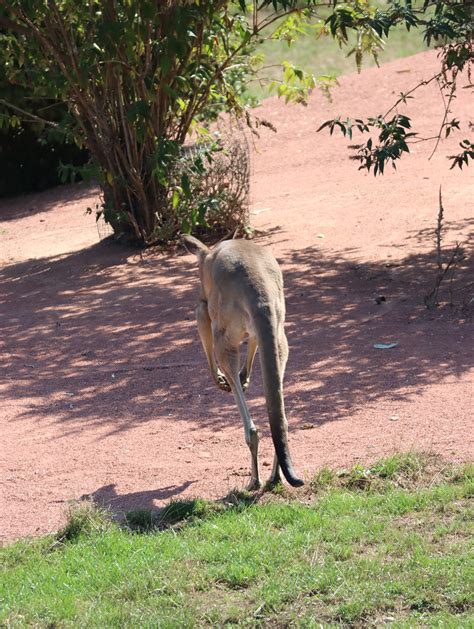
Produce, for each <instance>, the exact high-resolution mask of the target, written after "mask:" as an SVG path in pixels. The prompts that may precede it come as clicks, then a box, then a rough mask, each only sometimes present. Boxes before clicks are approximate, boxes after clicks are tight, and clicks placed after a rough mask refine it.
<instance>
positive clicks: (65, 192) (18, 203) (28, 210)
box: [0, 182, 99, 221]
mask: <svg viewBox="0 0 474 629" xmlns="http://www.w3.org/2000/svg"><path fill="white" fill-rule="evenodd" d="M94 195H96V196H97V197H98V196H99V190H98V188H97V186H93V185H90V184H85V183H82V182H81V183H75V184H64V185H62V186H57V187H55V188H50V189H49V190H45V191H42V192H36V193H34V192H33V193H31V194H27V195H21V196H18V197H9V198H6V199H0V219H1V220H2V221H15V220H18V219H21V218H26V217H28V216H34V215H35V214H42V213H45V212H49V211H50V210H54V209H55V208H57V207H58V206H59V205H60V206H61V207H63V206H64V205H70V204H71V205H72V204H74V203H77V202H78V201H81V200H82V199H85V198H88V197H91V196H94Z"/></svg>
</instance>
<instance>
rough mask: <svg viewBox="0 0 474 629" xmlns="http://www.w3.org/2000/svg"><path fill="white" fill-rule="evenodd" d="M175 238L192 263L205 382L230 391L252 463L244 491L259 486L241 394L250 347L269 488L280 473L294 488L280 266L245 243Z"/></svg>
mask: <svg viewBox="0 0 474 629" xmlns="http://www.w3.org/2000/svg"><path fill="white" fill-rule="evenodd" d="M182 240H183V243H184V245H185V246H186V248H187V249H188V250H189V251H191V252H192V253H194V254H196V255H197V257H198V260H199V274H200V278H201V294H200V299H199V303H198V305H197V308H196V319H197V324H198V329H199V336H200V337H201V342H202V345H203V347H204V351H205V353H206V357H207V361H208V363H209V367H210V369H211V375H212V378H213V380H214V382H215V383H216V385H217V386H218V387H219V388H220V389H223V390H224V391H232V393H233V394H234V397H235V401H236V402H237V406H238V408H239V412H240V416H241V417H242V421H243V423H244V430H245V441H246V443H247V445H248V447H249V449H250V454H251V460H252V478H251V481H250V485H249V489H256V488H258V487H260V476H259V471H258V432H257V428H256V427H255V424H254V423H253V421H252V418H251V417H250V413H249V410H248V407H247V403H246V401H245V396H244V391H245V389H246V388H247V386H248V384H249V379H250V373H251V370H252V365H253V361H254V358H255V353H256V351H257V348H258V349H259V355H260V365H261V369H262V379H263V388H264V392H265V400H266V406H267V412H268V418H269V421H270V429H271V434H272V439H273V445H274V447H275V457H274V461H273V468H272V473H271V476H270V480H269V483H270V484H275V483H277V482H279V481H280V467H281V469H282V471H283V474H284V476H285V478H286V480H287V481H288V482H289V483H290V485H293V487H299V486H301V485H303V481H302V480H301V479H300V478H298V476H297V475H296V473H295V471H294V469H293V464H292V461H291V457H290V451H289V448H288V422H287V420H286V417H285V406H284V401H283V375H284V372H285V367H286V362H287V359H288V343H287V340H286V335H285V331H284V327H283V326H284V321H285V298H284V295H283V277H282V274H281V270H280V267H279V266H278V263H277V261H276V260H275V258H274V257H273V255H272V254H271V253H270V251H269V250H268V249H264V248H262V247H259V246H258V245H255V244H254V243H252V242H249V241H247V240H225V241H223V242H220V243H218V244H217V245H216V246H215V247H214V248H213V249H209V248H208V247H206V245H204V244H203V243H202V242H200V241H199V240H197V238H194V237H193V236H183V237H182ZM244 338H248V346H247V359H246V361H245V364H244V366H243V367H242V369H241V370H240V352H239V347H240V343H241V342H242V340H243V339H244Z"/></svg>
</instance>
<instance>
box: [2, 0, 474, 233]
mask: <svg viewBox="0 0 474 629" xmlns="http://www.w3.org/2000/svg"><path fill="white" fill-rule="evenodd" d="M469 20H470V18H469V16H467V15H466V12H465V10H464V8H463V7H462V6H461V4H460V3H452V2H448V1H447V0H436V1H434V2H433V1H431V0H427V1H426V2H425V4H424V5H422V6H421V7H417V6H416V5H415V3H412V2H411V1H408V0H407V1H406V3H405V4H404V5H402V4H400V3H398V2H389V4H388V5H387V6H384V7H382V8H380V7H379V6H377V5H372V4H370V2H368V1H366V0H349V1H347V2H341V1H339V0H336V1H335V2H334V3H332V4H331V5H327V4H326V3H319V2H317V1H316V0H306V1H305V2H299V1H296V0H263V1H262V2H261V3H246V2H244V1H243V0H219V1H217V2H215V1H211V0H201V1H199V2H197V1H193V0H191V1H184V0H182V1H176V2H166V3H162V2H159V3H157V2H154V1H153V0H111V1H106V0H91V1H90V2H88V3H80V2H79V3H78V2H73V1H72V0H48V1H46V0H28V1H27V2H25V1H24V0H11V1H9V2H5V1H4V0H0V51H1V52H0V59H1V61H2V67H3V70H2V72H3V74H2V77H0V79H1V80H0V83H2V81H3V83H4V84H5V85H7V86H8V90H10V89H13V88H14V90H15V91H17V92H18V90H19V91H20V92H21V94H22V97H23V96H24V95H27V98H28V99H33V101H35V102H36V101H37V102H48V103H50V104H51V108H49V106H48V107H45V108H41V112H37V113H34V112H33V110H32V109H31V108H30V109H28V105H25V103H22V102H20V106H19V104H18V101H17V100H16V97H14V98H13V99H11V98H10V96H9V92H8V90H6V91H5V98H2V99H0V125H10V126H15V125H19V124H21V123H22V122H23V121H24V120H28V121H29V122H30V123H33V121H34V122H37V123H39V124H43V125H46V126H48V127H50V128H51V129H52V131H53V132H54V133H57V134H61V133H62V134H64V136H65V137H66V138H68V140H70V139H74V141H75V142H76V144H77V145H78V146H80V147H86V148H87V150H88V151H89V153H90V156H91V162H92V164H93V168H90V169H89V170H88V173H92V172H95V173H96V177H97V180H98V182H99V184H100V186H101V187H102V190H103V209H102V213H103V215H104V217H105V219H106V220H107V221H108V222H110V223H111V224H112V226H113V228H114V230H115V232H116V233H117V234H125V235H126V236H127V237H132V238H133V239H135V240H137V241H139V242H141V243H143V244H152V243H155V242H162V241H167V240H169V239H170V238H173V237H175V236H176V234H177V233H178V232H179V231H192V230H193V229H214V227H215V225H216V221H215V216H216V215H217V214H219V213H222V214H225V212H226V211H227V210H225V207H226V203H227V200H226V199H225V198H222V195H215V194H214V195H211V197H210V198H209V199H208V200H207V201H206V203H204V205H203V204H202V203H201V204H200V203H197V204H196V203H194V202H193V198H194V196H195V190H193V189H192V187H191V188H190V189H189V190H188V189H187V186H186V183H185V182H183V181H179V180H177V179H176V177H175V176H174V173H175V172H176V168H177V166H179V162H180V160H181V159H182V157H183V150H182V149H183V146H184V145H185V143H186V142H189V141H191V142H194V143H196V142H197V143H198V144H199V143H200V142H204V143H206V142H208V137H209V136H208V133H207V131H208V130H207V129H206V126H208V123H209V121H212V120H215V119H216V115H217V114H218V113H219V112H220V111H223V110H224V111H227V112H230V113H232V114H234V115H236V116H237V117H241V118H244V117H245V118H246V119H247V120H249V119H250V116H249V114H248V112H246V111H245V106H246V104H247V103H249V102H251V101H250V100H249V98H250V97H249V93H248V91H247V89H246V84H247V82H248V80H249V79H250V78H254V79H257V80H260V79H259V72H260V70H262V65H263V60H262V58H261V56H259V55H258V54H254V53H255V51H256V48H257V46H258V45H259V44H261V43H262V42H265V41H279V42H285V45H287V46H292V45H293V43H294V42H295V41H296V39H298V38H299V37H302V36H308V37H316V38H319V37H324V36H331V37H333V38H334V39H335V40H336V41H337V42H338V44H339V45H340V47H341V48H347V47H349V50H348V55H350V56H354V58H355V62H356V66H357V67H358V68H359V69H360V68H361V63H362V58H363V56H364V55H366V54H369V55H371V56H372V57H373V58H374V59H375V60H377V59H378V54H379V52H380V50H381V49H382V48H383V46H384V44H385V42H384V40H383V37H385V38H386V37H390V34H391V32H392V30H393V29H394V28H395V27H396V26H397V25H404V27H405V28H406V29H407V30H410V29H413V28H419V29H421V30H422V31H423V34H424V37H425V40H426V41H427V42H431V41H435V40H436V41H446V40H447V39H449V40H452V43H451V44H449V45H448V47H447V48H446V51H445V53H446V54H445V56H444V61H443V64H444V65H443V70H442V73H441V74H440V75H439V77H438V79H439V78H440V77H441V76H443V78H444V83H443V89H446V90H448V91H449V90H452V91H451V95H450V97H449V98H451V97H452V94H453V93H454V86H455V84H456V76H457V73H458V72H460V71H462V70H464V69H466V68H469V67H470V64H471V63H472V58H473V54H472V41H470V40H469V37H468V35H469V33H470V26H469V24H470V22H469ZM351 35H352V37H351ZM354 36H355V42H354V41H353V38H354ZM448 73H449V75H450V76H449V77H448V76H447V74H448ZM333 82H334V80H333V78H332V77H331V76H328V75H326V76H321V77H317V76H315V75H313V74H312V73H311V72H306V71H304V70H303V69H302V68H301V67H300V66H299V65H298V64H294V63H290V62H287V63H284V64H283V71H282V74H281V77H279V78H277V79H275V80H274V81H273V82H271V85H270V87H271V89H273V90H275V91H276V93H277V94H278V95H279V96H280V97H282V98H284V99H285V100H286V101H294V102H300V103H303V104H305V103H306V101H307V96H308V94H309V93H310V92H311V90H313V89H314V88H315V87H321V88H322V89H323V90H324V91H325V93H327V94H329V90H330V87H331V85H332V83H333ZM0 87H1V85H0ZM56 107H59V108H61V109H62V111H63V113H64V115H62V116H61V117H59V118H58V117H57V116H55V115H53V113H54V110H55V108H56ZM39 113H40V115H38V114H39ZM388 113H390V112H388ZM388 113H387V114H386V115H385V116H382V117H380V116H374V117H372V118H371V119H369V120H368V121H367V122H366V123H364V124H365V127H364V131H363V132H367V130H368V129H369V128H372V129H376V130H377V131H378V133H379V138H378V144H377V143H376V142H375V141H374V140H373V139H371V140H370V142H371V145H370V146H369V143H367V144H366V146H365V148H363V149H362V150H361V152H360V153H359V156H358V159H360V161H361V166H362V167H364V168H367V169H369V170H371V169H373V170H374V172H377V173H382V172H383V171H384V167H385V164H386V163H387V162H392V163H395V161H396V160H398V159H399V158H400V156H401V155H402V154H403V153H405V152H407V150H408V148H407V146H408V142H407V138H409V139H413V138H414V137H415V136H414V135H411V134H412V133H413V132H411V131H410V132H406V131H405V129H407V127H406V126H405V125H404V124H402V121H400V120H395V119H394V118H393V117H392V118H387V116H388ZM374 121H377V122H374ZM255 126H256V125H255V124H253V127H255ZM339 126H340V125H339ZM344 128H345V129H346V130H347V128H348V127H347V124H346V126H345V127H344ZM455 128H456V125H455V124H454V123H453V121H448V120H447V119H445V120H444V121H443V125H442V131H443V132H445V131H446V132H447V131H448V130H449V131H451V130H453V129H455ZM216 148H218V149H219V150H220V149H221V148H222V147H217V145H216ZM466 148H467V147H464V148H463V150H464V151H465V150H466ZM466 157H469V151H468V153H463V157H462V158H461V159H460V160H457V161H455V163H457V164H458V165H460V164H465V163H467V162H466ZM211 162H212V160H208V164H210V163H211ZM206 168H207V164H206ZM62 174H63V176H64V177H65V176H66V175H69V176H74V170H73V169H68V168H67V165H66V166H65V167H63V170H62ZM189 177H190V179H192V178H193V173H191V174H190V175H189ZM183 204H184V206H186V207H187V209H186V207H185V208H184V209H183V211H182V212H181V208H182V207H183ZM178 210H180V211H178ZM211 213H212V216H213V218H212V220H210V215H211ZM180 217H181V218H180ZM217 222H219V221H217Z"/></svg>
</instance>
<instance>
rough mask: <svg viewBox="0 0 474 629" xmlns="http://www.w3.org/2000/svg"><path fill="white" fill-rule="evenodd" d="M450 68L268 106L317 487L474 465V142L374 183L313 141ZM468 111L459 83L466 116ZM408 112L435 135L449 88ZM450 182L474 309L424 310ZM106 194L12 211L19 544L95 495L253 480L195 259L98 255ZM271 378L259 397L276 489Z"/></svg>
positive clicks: (278, 250)
mask: <svg viewBox="0 0 474 629" xmlns="http://www.w3.org/2000/svg"><path fill="white" fill-rule="evenodd" d="M435 67H436V59H435V57H434V55H433V53H427V54H423V55H419V56H417V57H412V58H409V59H404V60H403V59H402V60H398V61H395V62H393V63H391V64H388V65H386V66H384V67H383V68H382V69H380V70H377V69H370V70H367V71H365V72H364V73H363V74H362V75H361V76H350V77H346V78H344V79H343V80H342V81H341V87H340V88H339V89H337V90H335V92H334V102H333V103H332V104H331V103H328V102H327V101H325V100H324V98H323V97H322V96H321V95H320V94H315V95H314V97H313V98H312V100H311V103H310V105H309V107H308V108H306V109H304V108H297V107H285V106H284V105H283V104H282V103H280V102H277V101H276V100H273V99H270V100H269V101H267V102H266V103H265V104H264V106H263V107H262V108H261V112H260V113H261V115H262V116H263V117H267V118H269V119H271V120H272V121H273V122H274V123H275V124H276V126H277V127H278V133H277V134H273V133H271V132H269V131H264V133H263V135H262V139H261V141H260V142H259V144H258V150H259V152H258V153H256V154H255V156H254V165H253V173H254V175H253V178H254V181H253V193H252V212H253V213H252V223H253V224H254V225H255V226H256V227H257V228H258V229H260V230H263V232H264V235H263V236H260V237H259V241H260V242H261V243H262V244H269V245H271V247H272V249H273V251H274V253H275V254H276V256H277V257H278V259H279V260H280V261H281V263H282V265H283V268H284V273H285V281H286V294H287V310H288V315H287V322H288V323H287V332H288V339H289V344H290V360H289V364H288V373H287V378H286V398H287V409H288V419H289V422H290V438H291V441H290V445H291V449H292V452H293V458H294V461H295V465H296V467H297V469H298V470H300V471H302V472H303V473H304V475H305V476H306V478H310V477H311V475H312V474H313V473H314V470H315V469H316V468H318V467H320V466H322V465H330V466H336V465H337V466H341V465H351V464H353V463H355V462H357V461H358V462H361V463H370V462H371V461H373V460H374V459H376V458H379V457H381V456H383V455H386V454H388V453H391V452H395V451H400V450H401V451H407V450H425V451H426V450H427V451H433V452H440V453H443V454H444V455H446V456H447V457H448V458H452V459H458V460H463V459H464V460H465V459H472V458H473V449H474V448H473V421H472V418H473V374H474V352H473V347H474V343H473V340H474V339H473V328H472V301H471V305H470V306H469V304H468V302H469V299H471V300H472V298H473V297H474V293H473V285H472V281H473V263H472V235H473V225H474V221H473V212H472V199H473V198H474V167H473V166H471V168H470V169H467V170H465V171H464V172H460V171H458V170H453V171H451V170H449V164H448V162H447V160H446V158H445V156H446V155H449V154H452V153H453V152H454V151H455V149H456V145H457V142H458V141H459V140H461V139H462V138H464V137H465V136H467V131H466V129H465V130H464V131H463V132H462V134H461V135H458V136H457V137H456V138H455V139H454V140H453V141H451V140H450V141H449V143H445V144H443V145H442V146H441V147H440V149H439V151H438V153H437V154H436V155H435V157H433V159H432V160H431V161H428V160H427V157H428V155H429V153H430V149H431V147H432V145H429V144H419V145H417V146H416V147H415V149H414V150H413V152H412V154H411V155H410V156H409V157H408V158H406V159H404V161H403V162H402V163H401V164H400V166H399V168H398V170H397V171H396V172H395V173H392V172H388V173H387V174H386V175H385V176H384V177H383V178H377V179H374V178H373V176H372V175H367V174H364V173H362V172H358V171H357V167H356V165H355V163H354V162H351V161H349V159H348V153H347V150H346V149H345V146H346V141H344V140H343V139H339V138H332V139H331V138H330V137H329V135H328V134H322V133H320V134H316V133H315V129H316V128H317V127H318V126H319V125H320V124H321V122H322V121H323V120H325V119H327V118H329V117H331V116H332V115H337V114H339V113H341V114H343V115H348V114H351V115H356V114H363V113H364V112H368V113H370V114H376V113H379V112H381V111H384V110H386V109H387V108H388V106H389V105H391V103H392V101H393V99H394V98H395V97H396V96H397V94H398V93H399V92H400V91H402V90H404V89H405V90H406V89H407V88H409V87H410V86H412V85H413V84H414V83H415V82H416V81H417V79H419V78H420V77H422V76H429V74H430V72H431V71H432V70H433V69H434V68H435ZM469 111H471V113H472V102H469V94H468V93H467V90H464V91H460V92H459V93H458V98H457V99H456V102H455V105H454V115H456V116H457V117H458V118H460V119H461V120H464V121H466V120H468V119H469ZM409 112H410V115H412V117H413V118H414V120H415V122H416V124H417V125H418V127H421V129H420V130H421V131H422V132H424V133H426V134H427V135H428V134H430V135H431V134H432V132H433V130H436V129H437V128H438V126H439V123H440V120H441V115H442V108H441V101H440V97H439V94H438V93H437V92H436V89H435V88H433V89H430V88H427V89H426V90H425V92H424V93H423V94H420V96H419V97H418V98H417V99H416V100H415V101H412V102H411V103H410V109H409ZM440 184H442V186H443V195H444V202H445V203H444V205H445V209H446V239H445V244H446V247H447V248H449V246H450V245H452V244H453V243H454V242H455V241H456V240H462V241H464V242H466V241H468V240H469V238H471V241H470V247H469V246H468V248H467V251H468V253H469V254H470V256H471V257H470V258H468V259H467V260H466V261H465V263H464V265H463V266H462V268H460V269H458V271H457V275H456V281H455V283H454V284H453V289H454V301H455V302H456V303H457V304H458V305H459V304H462V302H463V300H464V302H465V303H464V306H465V307H464V309H461V308H459V307H458V308H455V309H453V308H449V307H448V306H445V307H442V308H440V309H439V310H438V311H436V312H435V313H434V314H429V313H427V312H426V311H425V310H424V308H423V306H422V297H423V295H424V294H426V292H428V289H429V287H430V286H431V283H432V280H433V277H434V271H435V267H434V256H433V235H432V230H433V228H434V226H435V221H436V214H437V203H438V200H437V197H438V187H439V185H440ZM95 202H96V197H95V192H94V190H90V189H87V188H85V187H84V186H81V185H79V186H74V187H64V188H60V189H57V190H53V191H50V192H47V193H44V194H42V195H37V196H30V197H25V198H21V199H16V200H14V201H8V202H6V201H3V202H2V203H1V204H0V217H1V219H2V222H1V225H0V243H1V251H0V259H1V261H2V268H1V271H0V290H1V292H0V314H1V330H2V334H1V337H0V342H1V358H0V360H1V362H0V365H1V374H0V395H1V403H0V404H1V415H0V422H1V424H0V425H1V435H2V437H1V442H0V466H1V467H0V490H1V493H0V540H3V541H6V540H11V539H13V538H16V537H20V536H23V535H34V534H40V533H44V532H46V531H51V530H55V529H57V528H58V526H59V525H60V524H61V522H62V521H63V519H64V514H65V511H66V508H67V504H68V501H70V500H73V499H79V498H81V497H82V496H84V495H88V496H90V497H91V498H92V499H93V500H95V501H96V502H97V503H100V504H105V505H110V506H111V507H112V508H113V509H115V510H117V511H120V510H123V509H133V508H139V507H141V508H150V507H154V506H157V505H159V504H161V503H163V502H164V501H168V500H170V499H171V498H176V499H180V498H187V497H191V496H198V495H199V496H207V497H211V498H217V497H219V496H222V495H224V494H225V493H227V492H228V491H229V490H230V489H231V488H234V487H243V486H244V485H245V483H246V482H247V479H248V467H249V456H248V451H247V448H246V446H245V443H244V439H243V430H242V427H241V425H240V421H239V418H238V414H237V410H236V408H235V406H234V404H233V402H232V399H231V398H230V396H228V395H227V394H225V393H223V392H220V391H218V390H217V389H215V388H214V387H213V386H212V385H211V382H210V378H209V376H208V373H207V370H206V366H205V360H204V356H203V353H202V351H201V347H200V345H199V341H198V336H197V331H196V328H195V324H194V313H193V309H194V301H195V296H196V288H197V276H196V269H195V266H194V259H193V258H192V257H191V256H187V255H180V256H178V257H170V256H162V255H158V254H156V253H147V254H146V255H144V256H141V255H139V254H137V253H136V252H130V251H124V250H123V249H120V248H118V247H116V246H114V245H110V244H109V245H107V244H105V243H99V242H98V240H99V239H98V236H97V230H96V227H95V223H94V218H93V217H91V216H89V215H86V214H85V213H84V210H85V208H86V207H87V206H89V205H92V204H93V203H95ZM469 282H470V286H469V285H468V284H469ZM379 295H383V296H384V297H385V298H386V301H385V302H384V303H382V304H380V305H377V304H376V303H375V300H374V298H375V297H377V296H379ZM446 296H447V293H444V296H443V297H444V298H446ZM378 342H395V343H397V346H396V347H395V348H394V349H391V350H377V349H374V347H373V345H374V343H378ZM256 372H257V373H256V375H255V377H254V381H253V383H252V385H251V388H250V391H249V399H250V406H251V410H252V411H253V414H254V417H255V419H256V423H257V424H258V425H259V427H260V428H261V431H262V435H263V437H262V442H261V443H262V448H261V465H262V466H263V467H262V471H263V474H264V477H266V476H267V475H268V474H269V466H270V464H271V457H272V452H271V447H270V441H269V434H268V429H267V422H266V421H265V416H264V406H263V398H262V388H261V382H260V375H259V373H258V369H257V370H256Z"/></svg>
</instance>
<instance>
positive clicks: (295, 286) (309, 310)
mask: <svg viewBox="0 0 474 629" xmlns="http://www.w3.org/2000/svg"><path fill="white" fill-rule="evenodd" d="M346 255H347V252H344V251H341V252H340V254H339V255H337V254H336V255H333V256H331V257H327V255H326V254H324V253H323V252H321V251H319V250H318V249H316V248H308V249H305V250H302V251H298V252H293V253H292V254H291V255H290V256H289V257H288V259H287V260H285V261H284V265H285V267H286V269H287V271H286V273H285V278H286V282H285V284H286V301H287V321H288V328H287V334H288V339H289V344H290V360H289V364H288V378H287V381H288V384H287V389H286V391H287V395H286V399H287V405H288V408H289V415H290V416H291V422H292V423H293V422H294V421H295V420H294V419H293V416H295V417H296V421H297V422H298V421H301V420H303V421H304V422H310V423H313V424H315V425H317V424H322V423H324V422H326V421H333V420H336V419H340V418H344V417H349V416H350V415H351V414H352V413H353V412H354V411H355V410H357V409H359V408H361V407H363V406H365V405H368V404H370V403H371V402H373V401H375V400H380V399H385V400H386V401H387V403H393V402H397V401H400V400H405V399H407V397H409V396H416V395H419V394H420V393H421V392H422V391H423V389H424V388H426V387H428V386H429V385H430V383H435V382H439V381H441V380H443V379H447V378H450V377H456V378H458V377H461V376H462V374H463V373H464V372H466V371H468V370H469V369H471V368H472V367H473V366H474V354H473V352H472V340H473V334H472V326H470V325H467V324H468V323H469V321H470V320H472V312H473V308H472V304H471V306H470V307H467V305H466V303H464V301H463V300H465V299H466V297H469V295H471V297H472V290H471V291H470V292H469V291H466V290H465V287H466V286H467V284H468V282H469V280H470V279H472V276H473V270H474V264H473V260H472V258H467V257H466V258H465V259H464V261H463V263H462V265H461V266H460V267H459V268H458V269H456V271H455V273H454V276H453V277H452V278H447V280H446V283H445V284H444V285H442V290H441V291H440V299H441V301H442V303H441V304H440V307H439V308H438V309H437V310H435V311H428V310H426V308H425V307H424V304H423V297H424V295H426V294H427V293H428V292H429V290H430V289H431V287H432V285H433V283H434V280H435V274H436V263H435V261H436V256H435V253H434V252H429V253H422V254H421V253H420V254H412V255H409V256H407V257H405V258H404V259H402V260H400V261H399V262H396V263H395V262H392V261H389V260H387V262H385V263H383V262H366V263H359V264H358V263H354V262H353V261H350V260H348V259H347V258H346V257H345V256H346ZM471 284H472V283H471ZM450 297H452V298H453V300H454V302H455V303H456V304H457V305H456V306H449V305H448V301H449V298H450ZM469 339H470V340H469ZM379 343H385V344H389V343H395V344H396V346H395V347H392V348H391V349H377V348H375V347H374V345H375V344H379Z"/></svg>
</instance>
